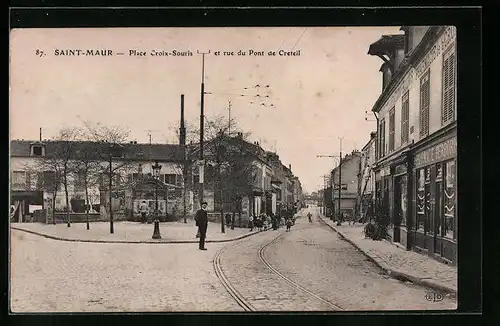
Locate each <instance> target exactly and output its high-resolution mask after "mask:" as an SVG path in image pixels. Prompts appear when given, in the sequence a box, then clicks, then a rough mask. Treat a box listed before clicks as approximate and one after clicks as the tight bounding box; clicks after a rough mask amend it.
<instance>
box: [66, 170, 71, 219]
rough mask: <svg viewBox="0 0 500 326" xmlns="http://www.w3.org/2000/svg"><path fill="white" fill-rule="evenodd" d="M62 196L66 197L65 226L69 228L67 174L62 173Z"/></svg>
mask: <svg viewBox="0 0 500 326" xmlns="http://www.w3.org/2000/svg"><path fill="white" fill-rule="evenodd" d="M64 194H65V196H66V221H67V223H68V224H67V226H68V227H70V226H71V223H70V221H69V194H68V176H67V173H66V172H65V173H64Z"/></svg>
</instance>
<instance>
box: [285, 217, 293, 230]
mask: <svg viewBox="0 0 500 326" xmlns="http://www.w3.org/2000/svg"><path fill="white" fill-rule="evenodd" d="M291 227H292V219H291V218H287V219H286V232H289V231H290V228H291Z"/></svg>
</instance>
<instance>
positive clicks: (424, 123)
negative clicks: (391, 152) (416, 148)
mask: <svg viewBox="0 0 500 326" xmlns="http://www.w3.org/2000/svg"><path fill="white" fill-rule="evenodd" d="M429 104H430V78H429V70H427V72H426V73H425V74H424V75H423V76H422V77H421V78H420V137H425V136H427V135H428V134H429Z"/></svg>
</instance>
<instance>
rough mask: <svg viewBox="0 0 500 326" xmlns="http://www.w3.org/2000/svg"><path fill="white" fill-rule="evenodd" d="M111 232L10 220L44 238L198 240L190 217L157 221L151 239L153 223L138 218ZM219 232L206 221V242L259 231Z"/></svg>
mask: <svg viewBox="0 0 500 326" xmlns="http://www.w3.org/2000/svg"><path fill="white" fill-rule="evenodd" d="M113 226H114V233H113V234H110V233H109V222H94V223H91V224H90V230H87V228H86V223H73V224H71V227H67V225H66V223H60V224H56V225H53V224H43V223H11V229H15V230H22V231H26V232H30V233H34V234H37V235H41V236H44V237H47V238H51V239H55V240H64V241H78V242H101V243H197V242H198V239H197V238H196V232H197V230H198V229H197V227H196V226H195V225H194V222H193V221H188V223H182V222H164V223H160V234H161V237H162V238H161V239H158V240H154V239H152V236H153V230H154V224H141V223H139V222H115V223H114V225H113ZM225 231H226V232H225V233H221V226H220V224H219V223H210V222H209V223H208V230H207V239H206V242H229V241H234V240H239V239H243V238H246V237H248V236H250V235H253V234H256V233H258V231H256V230H255V229H254V231H252V232H250V231H249V229H248V228H236V227H235V228H234V230H231V228H230V227H227V226H226V227H225Z"/></svg>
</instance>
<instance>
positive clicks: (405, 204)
mask: <svg viewBox="0 0 500 326" xmlns="http://www.w3.org/2000/svg"><path fill="white" fill-rule="evenodd" d="M407 184H408V181H407V177H406V175H403V176H401V178H400V184H399V186H400V187H401V188H400V191H401V192H400V193H401V226H406V208H407V207H408V196H407Z"/></svg>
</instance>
